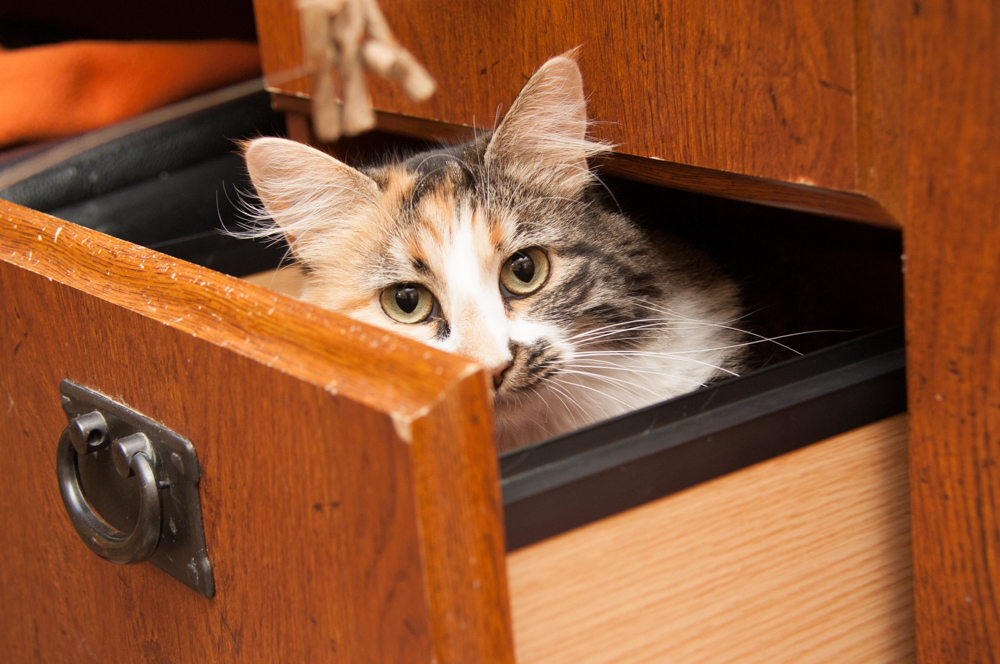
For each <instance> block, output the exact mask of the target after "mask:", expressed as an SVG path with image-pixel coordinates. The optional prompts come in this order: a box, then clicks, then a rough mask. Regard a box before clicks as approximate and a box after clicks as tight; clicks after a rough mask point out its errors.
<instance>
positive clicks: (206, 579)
mask: <svg viewBox="0 0 1000 664" xmlns="http://www.w3.org/2000/svg"><path fill="white" fill-rule="evenodd" d="M59 391H60V392H61V393H62V406H63V410H64V411H65V412H66V417H67V419H68V420H69V424H68V425H67V426H66V428H65V429H63V431H62V435H60V436H59V445H58V448H57V450H56V474H57V476H58V479H59V493H60V494H61V495H62V500H63V505H65V507H66V513H67V514H68V515H69V520H70V522H71V523H72V524H73V528H74V529H75V530H76V532H77V534H79V535H80V539H82V540H83V542H84V544H86V545H87V547H88V548H89V549H90V550H91V551H93V552H94V553H96V554H97V555H98V556H100V557H101V558H104V559H106V560H110V561H111V562H113V563H117V564H119V565H129V564H134V563H141V562H143V561H146V560H148V561H149V562H150V563H152V564H153V565H156V566H157V567H159V568H160V569H162V570H163V571H165V572H167V573H168V574H170V575H171V576H173V577H174V578H176V579H178V580H179V581H181V582H183V583H184V584H186V585H187V586H189V587H191V588H192V589H194V590H196V591H197V592H199V593H200V594H202V595H204V596H205V597H211V596H212V595H213V594H214V592H215V584H214V581H213V578H212V565H211V563H210V562H209V560H208V551H207V549H206V546H205V533H204V530H203V528H202V521H201V503H200V500H199V497H198V480H199V479H200V476H201V466H200V465H199V463H198V456H197V454H196V453H195V450H194V446H193V445H192V444H191V443H190V442H189V441H188V440H186V439H184V438H182V437H180V436H178V435H177V434H176V433H174V432H173V431H171V430H169V429H167V428H166V427H164V426H163V425H162V424H159V423H157V422H155V421H153V420H151V419H149V418H148V417H145V416H144V415H141V414H140V413H137V412H135V411H134V410H132V409H130V408H128V407H126V406H123V405H122V404H120V403H117V402H115V401H113V400H111V399H109V398H108V397H106V396H104V395H102V394H99V393H97V392H94V391H93V390H89V389H87V388H85V387H82V386H80V385H76V384H74V383H71V382H70V381H68V380H64V381H62V383H61V384H60V386H59ZM112 524H113V525H112Z"/></svg>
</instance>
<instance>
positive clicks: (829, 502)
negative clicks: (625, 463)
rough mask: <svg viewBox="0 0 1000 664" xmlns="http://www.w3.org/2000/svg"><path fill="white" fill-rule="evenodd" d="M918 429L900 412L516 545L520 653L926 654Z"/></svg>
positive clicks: (611, 656)
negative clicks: (913, 512)
mask: <svg viewBox="0 0 1000 664" xmlns="http://www.w3.org/2000/svg"><path fill="white" fill-rule="evenodd" d="M906 441H907V426H906V416H905V415H900V416H897V417H894V418H891V419H888V420H884V421H882V422H878V423H875V424H872V425H869V426H866V427H863V428H861V429H857V430H855V431H852V432H850V433H846V434H843V435H840V436H836V437H834V438H831V439H829V440H826V441H824V442H821V443H817V444H815V445H811V446H809V447H806V448H803V449H801V450H798V451H795V452H792V453H791V454H786V455H784V456H782V457H779V458H776V459H773V460H770V461H766V462H764V463H761V464H758V465H756V466H751V467H750V468H746V469H744V470H741V471H738V472H736V473H733V474H731V475H727V476H725V477H721V478H719V479H716V480H713V481H711V482H707V483H705V484H702V485H699V486H697V487H694V488H692V489H689V490H687V491H684V492H681V493H679V494H675V495H673V496H668V497H666V498H662V499H660V500H657V501H655V502H652V503H649V504H647V505H644V506H641V507H638V508H635V509H633V510H630V511H628V512H623V513H621V514H618V515H616V516H613V517H610V518H608V519H605V520H603V521H599V522H597V523H594V524H591V525H588V526H584V527H582V528H579V529H577V530H574V531H570V532H569V533H566V534H564V535H560V536H558V537H554V538H552V539H549V540H546V541H544V542H541V543H539V544H536V545H533V546H530V547H527V548H525V549H521V550H519V551H516V552H514V553H512V554H510V555H509V556H508V558H507V569H508V577H509V580H510V593H511V611H512V614H513V620H514V640H515V645H516V649H517V661H518V662H520V663H521V664H530V663H533V662H560V663H561V662H573V663H574V664H586V663H592V662H630V663H631V662H684V663H685V664H692V663H695V662H706V663H709V662H711V663H715V662H740V663H741V664H744V663H752V662H766V663H767V664H776V663H780V662H788V663H794V664H801V663H805V662H817V663H824V664H826V663H829V662H865V663H866V664H875V663H880V662H912V661H914V660H915V645H914V637H913V595H912V590H911V588H912V586H911V558H910V514H909V504H908V497H909V490H908V479H907V478H908V473H907V453H906ZM938 661H943V660H938ZM950 661H955V660H950ZM966 661H969V660H966Z"/></svg>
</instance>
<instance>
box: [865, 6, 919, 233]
mask: <svg viewBox="0 0 1000 664" xmlns="http://www.w3.org/2000/svg"><path fill="white" fill-rule="evenodd" d="M906 11H907V5H906V2H905V0H856V2H855V3H854V12H855V17H854V37H855V52H856V55H855V87H856V91H855V95H856V99H857V106H856V111H855V112H856V117H857V145H858V180H857V190H858V191H861V192H865V194H866V196H867V197H868V198H869V199H871V200H873V201H878V202H879V204H880V205H881V207H882V208H883V209H884V210H885V211H886V212H887V214H888V216H889V217H890V218H891V219H893V220H894V221H895V223H896V225H899V223H900V222H901V220H902V219H903V207H904V202H903V198H904V177H903V132H902V113H903V32H902V30H900V17H901V16H902V15H903V14H904V13H905V12H906Z"/></svg>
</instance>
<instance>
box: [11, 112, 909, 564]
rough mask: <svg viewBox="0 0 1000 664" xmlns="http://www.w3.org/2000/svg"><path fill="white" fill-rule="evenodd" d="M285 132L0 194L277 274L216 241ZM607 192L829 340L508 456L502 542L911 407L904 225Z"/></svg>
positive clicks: (245, 116)
mask: <svg viewBox="0 0 1000 664" xmlns="http://www.w3.org/2000/svg"><path fill="white" fill-rule="evenodd" d="M282 132H283V120H282V117H281V116H280V115H279V114H277V113H274V112H273V111H271V109H270V107H269V103H268V98H267V96H266V95H264V94H258V95H254V96H251V97H247V98H245V99H241V100H237V101H235V102H230V103H228V104H225V105H222V106H219V107H217V108H214V109H209V110H207V111H202V112H200V113H197V114H194V115H191V116H188V117H185V118H181V119H179V120H174V121H171V122H168V123H164V124H163V125H159V126H156V127H152V128H149V129H146V130H143V131H141V132H137V133H135V134H132V135H129V136H126V137H123V138H120V139H118V140H116V141H114V142H112V143H109V144H106V145H102V146H100V147H98V148H95V149H93V150H90V151H88V152H85V153H83V154H80V155H78V156H77V157H74V158H73V159H71V160H67V161H66V162H63V163H61V164H59V165H58V166H55V167H52V168H51V169H49V170H48V171H46V172H44V173H41V174H39V175H37V176H35V177H33V178H31V179H29V180H26V181H24V182H21V183H19V184H17V185H14V186H13V187H10V188H9V189H6V190H4V191H2V192H0V198H6V199H8V200H11V201H13V202H17V203H21V204H23V205H27V206H29V207H33V208H35V209H38V210H41V211H42V212H48V213H50V214H53V215H55V216H57V217H60V218H64V219H67V220H69V221H73V222H75V223H79V224H81V225H84V226H87V227H90V228H94V229H96V230H100V231H102V232H105V233H107V234H109V235H113V236H115V237H119V238H121V239H125V240H129V241H131V242H135V243H137V244H142V245H145V246H147V247H150V248H152V249H156V250H158V251H161V252H163V253H166V254H168V255H171V256H174V257H177V258H182V259H185V260H188V261H191V262H194V263H197V264H199V265H203V266H205V267H209V268H212V269H215V270H218V271H220V272H225V273H227V274H230V275H234V276H243V275H246V274H250V273H253V272H258V271H261V270H267V269H272V268H274V267H277V266H278V265H279V264H280V263H281V261H282V260H283V259H284V258H285V257H286V253H287V246H286V245H284V244H283V243H280V242H279V243H261V242H252V241H246V240H236V239H234V238H233V237H231V236H228V235H225V234H223V233H222V232H220V231H221V227H223V226H225V227H227V228H229V229H233V228H234V227H236V226H238V224H239V222H240V219H241V217H240V212H239V201H238V199H239V197H241V196H242V197H244V199H245V200H251V201H252V200H253V197H252V194H251V192H252V191H253V188H252V186H251V184H250V182H249V179H248V177H247V174H246V169H245V167H244V166H243V163H242V160H241V158H240V157H239V156H238V154H237V148H236V143H235V142H234V141H235V140H239V139H246V138H251V137H253V136H259V135H271V134H278V135H280V134H281V133H282ZM395 140H397V139H395V138H393V137H387V136H385V135H381V136H376V137H375V138H373V139H372V140H371V141H370V142H369V143H367V144H364V143H362V144H361V146H360V147H361V149H362V150H364V149H366V148H368V149H370V148H371V147H373V146H374V147H375V148H376V150H377V148H378V147H379V146H385V145H387V144H391V143H393V142H394V141H395ZM0 168H2V166H0ZM609 184H611V186H612V188H613V189H614V190H615V192H616V194H615V195H616V196H617V199H616V200H620V201H622V202H623V203H624V204H626V205H627V206H629V207H628V209H629V210H630V214H633V215H634V216H636V217H637V218H639V219H640V220H641V219H642V218H645V219H646V220H647V223H650V224H651V225H652V226H655V227H656V228H658V229H659V230H665V231H667V232H670V233H673V234H675V235H678V236H680V237H682V238H683V239H685V240H686V241H688V242H690V243H692V244H693V245H694V246H697V247H699V248H701V249H703V250H708V251H709V252H710V253H711V254H712V255H713V256H714V257H715V259H716V260H718V261H720V262H721V263H722V264H723V266H724V267H725V269H726V270H727V271H728V272H729V273H730V274H731V275H732V276H734V277H735V278H736V280H737V281H738V282H739V283H741V284H743V285H744V287H745V290H746V293H745V295H746V299H747V303H748V307H749V308H750V310H751V311H753V312H754V318H755V319H756V321H757V324H756V325H757V327H756V328H755V329H754V330H753V331H754V332H757V333H763V334H764V335H765V336H773V335H775V334H781V333H782V332H784V331H790V330H791V331H794V330H818V331H819V332H818V333H815V334H810V335H807V336H805V337H801V338H799V339H797V340H796V344H797V345H798V350H801V351H804V352H806V353H807V354H806V355H803V356H801V357H795V358H794V359H786V358H788V357H790V356H792V353H789V352H786V351H787V347H786V346H785V345H784V344H773V345H770V346H768V347H767V348H766V349H765V350H764V351H763V353H761V354H759V355H767V357H758V359H759V360H761V362H760V363H761V364H767V363H768V362H771V363H772V365H771V366H768V367H766V368H763V369H759V370H757V371H754V372H750V373H748V374H746V375H744V376H742V377H739V378H733V379H730V380H726V381H723V382H719V383H717V384H714V385H711V386H709V387H706V388H703V389H701V390H698V391H696V392H693V393H691V394H687V395H683V396H681V397H678V398H675V399H672V400H670V401H666V402H663V403H660V404H656V405H653V406H650V407H648V408H644V409H642V410H639V411H635V412H633V413H628V414H626V415H622V416H620V417H617V418H614V419H611V420H608V421H604V422H600V423H598V424H595V425H593V426H590V427H587V428H585V429H582V430H579V431H575V432H572V433H569V434H566V435H563V436H560V437H557V438H553V439H551V440H548V441H543V442H541V443H538V444H535V445H532V446H529V447H526V448H522V449H520V450H515V451H512V452H508V453H505V454H503V455H501V457H500V470H501V487H502V491H503V503H504V511H505V518H506V527H507V548H508V550H514V549H517V548H519V547H523V546H526V545H529V544H532V543H534V542H537V541H540V540H542V539H545V538H548V537H552V536H553V535H556V534H558V533H561V532H564V531H567V530H569V529H572V528H575V527H578V526H581V525H584V524H586V523H589V522H592V521H595V520H597V519H600V518H603V517H606V516H610V515H612V514H615V513H618V512H621V511H622V510H625V509H628V508H630V507H635V506H637V505H640V504H642V503H645V502H648V501H650V500H654V499H656V498H659V497H662V496H665V495H668V494H670V493H673V492H676V491H680V490H682V489H685V488H688V487H691V486H694V485H696V484H698V483H700V482H704V481H706V480H710V479H712V478H715V477H719V476H721V475H724V474H726V473H729V472H732V471H734V470H738V469H740V468H744V467H746V466H749V465H751V464H754V463H758V462H760V461H764V460H766V459H769V458H772V457H775V456H778V455H780V454H783V453H785V452H789V451H791V450H794V449H796V448H800V447H803V446H805V445H809V444H810V443H813V442H816V441H819V440H822V439H825V438H828V437H830V436H833V435H836V434H838V433H842V432H845V431H848V430H850V429H853V428H856V427H859V426H862V425H864V424H868V423H871V422H874V421H877V420H879V419H883V418H885V417H889V416H891V415H895V414H897V413H901V412H904V411H905V410H906V389H905V372H904V359H903V358H904V352H903V338H902V332H901V331H900V330H899V329H896V328H894V326H895V325H898V324H899V322H900V321H901V320H902V297H901V291H902V289H901V277H900V274H899V252H900V241H899V235H898V233H893V232H891V231H886V230H884V229H873V228H868V227H862V226H857V225H852V224H844V223H843V222H836V221H832V220H828V219H822V218H818V217H815V216H810V215H804V214H801V213H794V212H789V211H783V210H772V209H768V208H764V207H761V206H754V205H751V204H746V203H736V202H732V201H724V200H722V199H716V198H712V197H706V196H699V195H696V194H685V193H682V192H671V191H670V190H662V189H658V188H652V187H649V186H646V185H638V184H635V183H627V182H618V183H617V184H615V183H614V182H613V181H610V182H609ZM629 200H631V201H632V204H631V205H629V203H628V201H629ZM749 324H750V323H748V325H749ZM830 328H833V329H830ZM845 330H853V332H845ZM865 330H868V331H871V330H882V331H880V332H874V333H870V332H869V333H867V334H865V333H864V331H865ZM845 339H846V341H844V340H845ZM831 344H836V345H831Z"/></svg>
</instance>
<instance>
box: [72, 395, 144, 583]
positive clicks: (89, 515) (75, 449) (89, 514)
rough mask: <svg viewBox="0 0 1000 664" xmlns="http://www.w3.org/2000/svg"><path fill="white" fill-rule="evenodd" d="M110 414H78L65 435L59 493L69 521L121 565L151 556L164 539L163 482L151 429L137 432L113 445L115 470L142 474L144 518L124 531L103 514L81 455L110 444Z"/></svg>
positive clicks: (87, 540) (94, 548) (94, 546)
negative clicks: (81, 473) (81, 467)
mask: <svg viewBox="0 0 1000 664" xmlns="http://www.w3.org/2000/svg"><path fill="white" fill-rule="evenodd" d="M108 439H109V437H108V425H107V423H106V422H105V420H104V416H103V415H101V414H100V413H99V412H98V411H96V410H95V411H93V412H90V413H87V414H86V415H82V416H80V417H77V418H75V419H74V420H73V421H72V422H70V423H69V424H68V425H67V426H66V428H65V429H63V432H62V435H61V436H60V437H59V450H58V452H57V456H58V462H57V472H58V474H59V492H60V493H61V494H62V499H63V505H65V506H66V512H67V514H69V520H70V522H71V523H72V524H73V527H74V528H75V529H76V532H77V534H79V535H80V538H81V539H82V540H83V543H84V544H86V545H87V547H89V548H90V550H91V551H93V552H94V553H96V554H97V555H99V556H100V557H101V558H105V559H107V560H110V561H111V562H113V563H117V564H119V565H130V564H132V563H141V562H143V561H144V560H148V559H149V557H150V556H152V555H153V552H154V551H155V550H156V545H157V543H158V542H159V541H160V521H161V513H162V509H161V507H160V491H159V489H160V487H159V482H158V481H157V479H156V475H154V474H153V464H155V461H156V457H155V456H154V454H153V448H152V446H151V445H150V444H149V439H148V438H146V435H145V434H142V433H135V434H132V435H129V436H125V437H124V438H119V439H118V440H116V441H114V443H112V444H111V450H112V451H111V454H112V458H113V459H114V463H115V469H116V470H117V471H118V474H119V475H121V476H122V477H129V476H130V475H132V474H135V475H136V476H138V478H139V496H140V497H139V501H140V502H139V519H138V522H137V523H136V525H135V529H134V530H133V531H132V532H131V533H123V532H121V531H120V530H117V529H115V528H113V527H112V526H110V525H109V524H108V523H107V522H106V521H105V520H104V519H102V518H101V517H100V516H98V515H97V513H96V512H95V511H94V509H93V508H92V507H91V506H90V503H88V502H87V499H86V497H84V495H83V490H82V489H81V488H80V481H79V477H78V475H77V455H84V454H88V453H90V452H92V451H94V450H96V449H99V448H101V447H103V446H104V445H107V444H108Z"/></svg>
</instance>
